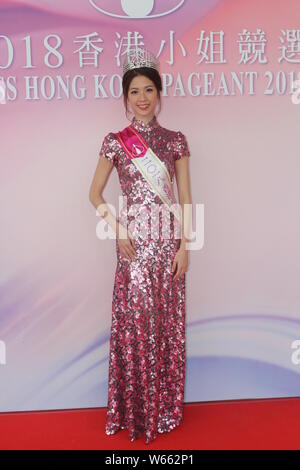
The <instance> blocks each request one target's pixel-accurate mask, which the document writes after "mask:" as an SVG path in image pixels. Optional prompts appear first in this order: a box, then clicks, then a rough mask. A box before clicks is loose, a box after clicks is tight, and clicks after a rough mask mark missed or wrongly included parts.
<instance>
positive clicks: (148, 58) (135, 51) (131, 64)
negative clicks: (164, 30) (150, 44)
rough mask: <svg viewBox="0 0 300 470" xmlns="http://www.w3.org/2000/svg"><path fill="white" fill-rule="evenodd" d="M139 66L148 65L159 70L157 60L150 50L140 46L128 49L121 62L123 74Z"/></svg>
mask: <svg viewBox="0 0 300 470" xmlns="http://www.w3.org/2000/svg"><path fill="white" fill-rule="evenodd" d="M140 67H150V68H152V69H155V70H157V71H158V72H159V62H158V60H157V58H156V57H155V55H154V54H152V52H150V51H149V50H147V49H142V48H141V47H134V48H130V49H128V50H127V53H126V56H125V59H124V62H123V76H124V75H125V73H126V72H127V71H128V70H132V69H138V68H140Z"/></svg>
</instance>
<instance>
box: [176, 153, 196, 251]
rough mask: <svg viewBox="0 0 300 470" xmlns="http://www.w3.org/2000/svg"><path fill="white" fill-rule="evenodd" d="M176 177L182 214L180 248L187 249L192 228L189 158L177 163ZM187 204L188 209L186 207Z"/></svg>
mask: <svg viewBox="0 0 300 470" xmlns="http://www.w3.org/2000/svg"><path fill="white" fill-rule="evenodd" d="M175 177H176V183H177V188H178V197H179V203H180V205H181V213H182V231H181V244H180V248H183V249H185V245H186V242H187V238H188V236H189V234H190V228H191V225H190V224H191V212H192V211H191V204H192V200H191V189H190V174H189V157H188V156H184V157H181V158H179V159H178V160H176V161H175ZM185 204H187V205H186V207H185Z"/></svg>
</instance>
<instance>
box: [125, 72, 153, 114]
mask: <svg viewBox="0 0 300 470" xmlns="http://www.w3.org/2000/svg"><path fill="white" fill-rule="evenodd" d="M137 75H144V76H145V77H147V78H149V79H150V80H152V82H153V83H154V85H155V88H156V90H157V93H158V100H159V111H158V113H160V111H161V100H160V92H161V91H162V82H161V76H160V74H159V72H158V71H157V70H156V69H153V68H151V67H139V68H136V69H132V70H127V72H126V73H125V75H124V77H123V80H122V88H123V100H124V106H125V110H126V117H127V119H128V116H127V113H128V108H127V99H128V90H129V86H130V83H131V81H132V79H133V78H134V77H136V76H137Z"/></svg>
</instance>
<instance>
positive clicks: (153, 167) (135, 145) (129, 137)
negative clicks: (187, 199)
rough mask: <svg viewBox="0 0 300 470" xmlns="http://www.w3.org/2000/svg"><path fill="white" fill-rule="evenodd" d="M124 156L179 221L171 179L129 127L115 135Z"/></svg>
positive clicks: (162, 163) (155, 156)
mask: <svg viewBox="0 0 300 470" xmlns="http://www.w3.org/2000/svg"><path fill="white" fill-rule="evenodd" d="M115 136H116V138H117V139H118V141H119V142H120V144H121V146H122V148H123V149H124V151H125V152H126V155H127V156H128V157H129V158H130V159H131V161H132V162H133V163H134V165H135V166H136V168H137V169H138V170H139V171H140V173H141V174H142V175H143V177H144V178H145V180H146V181H147V182H148V183H149V185H150V187H151V189H152V190H153V192H154V193H155V194H157V195H158V196H159V197H160V199H161V200H162V201H163V202H164V203H165V204H167V206H168V208H169V210H170V211H171V212H173V214H174V216H175V217H176V218H177V219H178V220H179V221H181V212H180V210H179V209H178V204H177V202H176V199H175V196H174V192H173V186H172V182H171V178H170V175H169V172H168V169H167V167H166V165H165V163H164V162H162V161H161V160H160V159H159V158H158V157H157V155H156V154H155V153H154V152H153V150H152V149H151V148H150V147H149V145H148V144H147V142H146V141H145V140H144V139H143V137H142V136H141V135H140V133H139V132H138V131H137V130H136V129H135V128H134V126H132V125H130V126H128V127H125V129H123V130H122V131H120V132H117V133H116V134H115Z"/></svg>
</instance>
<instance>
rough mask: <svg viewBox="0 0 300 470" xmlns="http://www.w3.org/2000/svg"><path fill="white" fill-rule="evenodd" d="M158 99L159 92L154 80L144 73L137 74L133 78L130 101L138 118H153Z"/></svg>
mask: <svg viewBox="0 0 300 470" xmlns="http://www.w3.org/2000/svg"><path fill="white" fill-rule="evenodd" d="M157 101H158V92H157V89H156V88H155V85H154V83H153V82H152V80H150V79H149V78H148V77H146V76H144V75H137V76H136V77H134V78H133V79H132V80H131V83H130V86H129V90H128V103H129V104H130V106H131V107H132V111H133V112H134V114H135V117H136V118H137V119H142V120H147V121H149V120H150V119H152V117H153V116H154V113H155V106H156V103H157Z"/></svg>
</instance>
